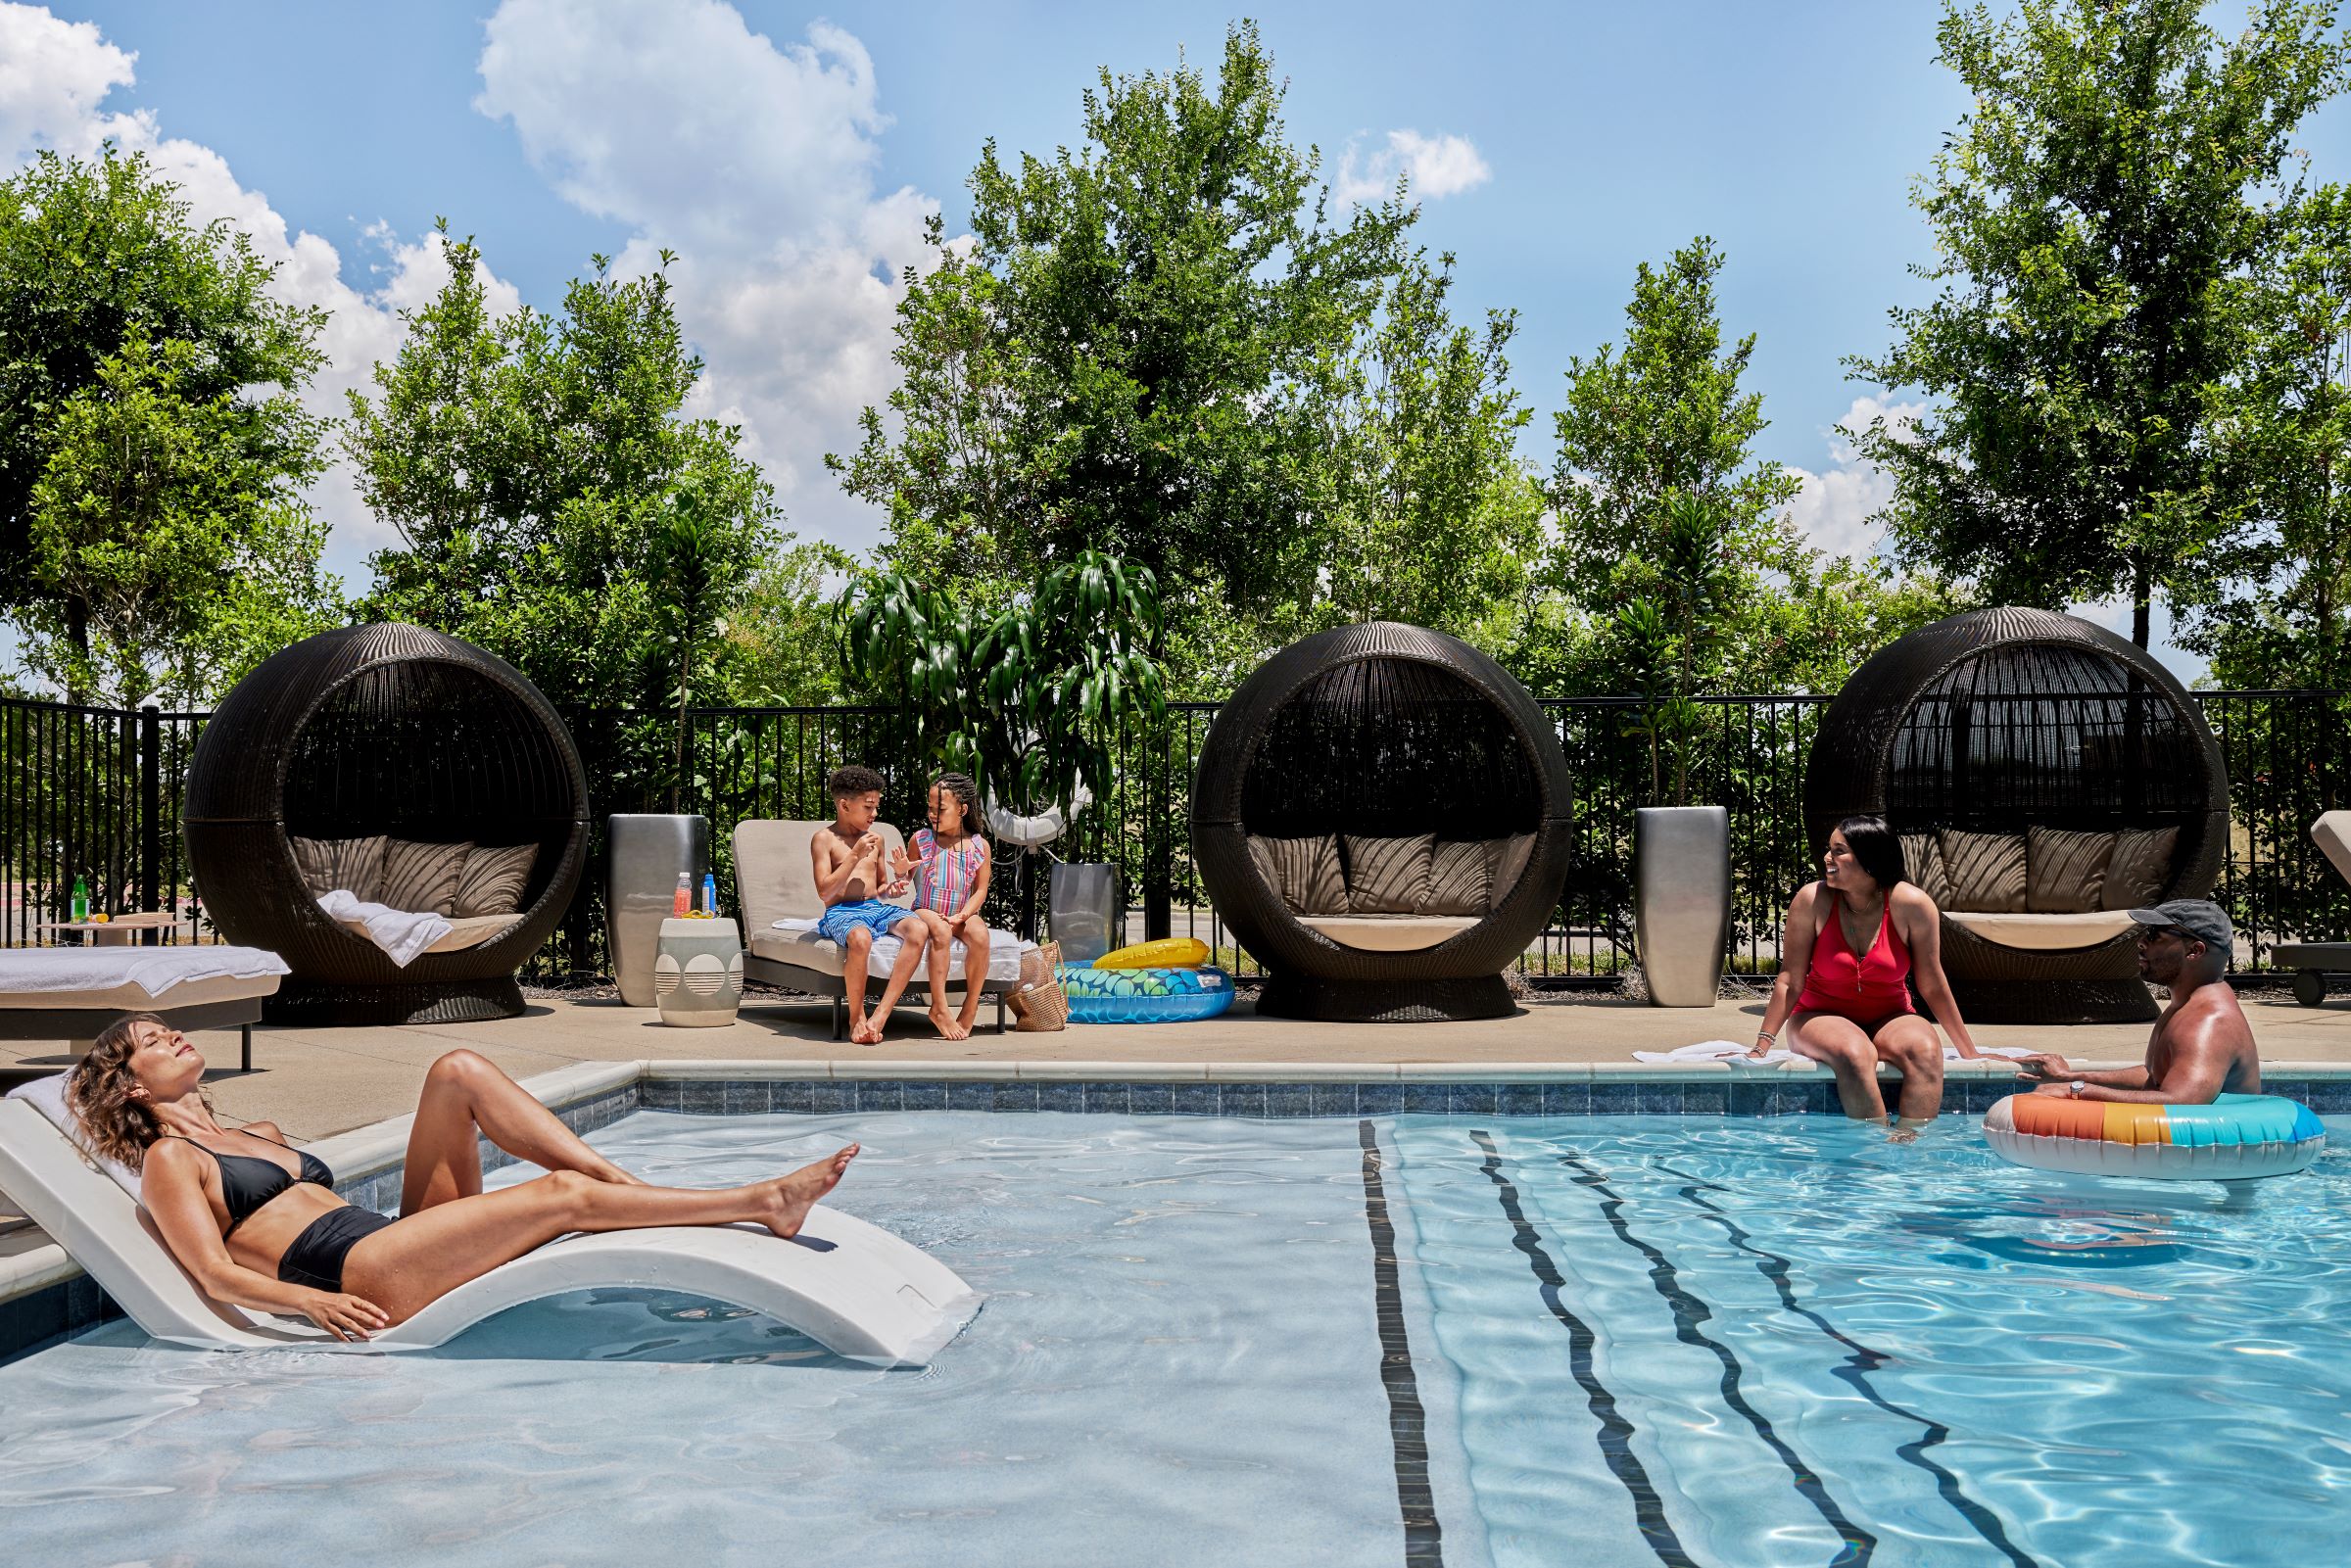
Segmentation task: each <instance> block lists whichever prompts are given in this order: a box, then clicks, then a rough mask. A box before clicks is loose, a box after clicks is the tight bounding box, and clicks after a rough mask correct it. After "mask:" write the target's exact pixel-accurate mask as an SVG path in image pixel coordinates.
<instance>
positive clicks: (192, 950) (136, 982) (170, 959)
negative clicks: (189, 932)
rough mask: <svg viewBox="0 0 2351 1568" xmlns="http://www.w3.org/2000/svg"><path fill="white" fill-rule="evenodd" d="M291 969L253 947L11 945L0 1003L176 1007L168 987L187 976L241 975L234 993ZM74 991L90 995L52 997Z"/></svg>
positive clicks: (0, 970) (265, 989) (258, 989)
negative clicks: (69, 998) (78, 998)
mask: <svg viewBox="0 0 2351 1568" xmlns="http://www.w3.org/2000/svg"><path fill="white" fill-rule="evenodd" d="M289 973H291V972H290V971H288V970H287V968H286V961H285V960H284V959H282V958H279V957H278V956H277V955H276V954H275V953H272V952H269V951H267V950H265V949H264V948H259V947H201V946H196V945H193V944H191V945H189V946H186V947H14V948H9V949H6V950H5V951H0V1007H125V1008H132V1009H136V1008H140V1007H144V1006H146V1005H148V1004H149V1003H159V1004H162V1005H164V1006H168V1007H178V1006H180V1005H182V1002H183V997H182V996H181V995H176V994H173V993H174V992H176V991H177V989H178V987H180V986H182V985H185V984H187V983H188V982H189V981H192V980H215V979H226V980H235V981H241V982H243V983H244V985H245V989H242V990H239V991H236V992H234V993H232V994H233V995H235V996H267V995H268V994H269V993H270V992H271V991H274V990H276V989H277V976H279V975H281V974H289ZM264 980H265V981H267V982H268V983H267V984H262V983H260V982H262V981H264ZM75 992H79V993H81V994H82V995H83V996H85V997H86V998H88V1000H84V1001H72V1002H69V1001H59V1000H56V998H57V997H59V996H62V995H67V994H71V993H75ZM35 997H37V998H39V999H40V1000H37V1001H35V1000H29V998H35ZM205 1000H207V1001H216V1000H220V998H216V997H207V998H205Z"/></svg>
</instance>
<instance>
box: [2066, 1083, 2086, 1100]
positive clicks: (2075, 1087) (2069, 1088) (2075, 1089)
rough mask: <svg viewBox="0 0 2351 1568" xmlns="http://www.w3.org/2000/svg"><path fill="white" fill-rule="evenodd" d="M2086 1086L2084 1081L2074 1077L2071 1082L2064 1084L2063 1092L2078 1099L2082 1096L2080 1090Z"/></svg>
mask: <svg viewBox="0 0 2351 1568" xmlns="http://www.w3.org/2000/svg"><path fill="white" fill-rule="evenodd" d="M2088 1087H2089V1085H2088V1084H2087V1083H2084V1082H2083V1081H2082V1080H2081V1079H2080V1078H2076V1079H2075V1080H2074V1081H2073V1082H2071V1083H2069V1084H2067V1085H2066V1086H2065V1092H2066V1093H2068V1094H2070V1095H2072V1096H2073V1097H2074V1098H2075V1099H2077V1100H2079V1099H2081V1098H2082V1091H2083V1090H2085V1089H2087V1088H2088Z"/></svg>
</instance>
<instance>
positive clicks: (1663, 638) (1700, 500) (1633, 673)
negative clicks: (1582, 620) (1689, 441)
mask: <svg viewBox="0 0 2351 1568" xmlns="http://www.w3.org/2000/svg"><path fill="white" fill-rule="evenodd" d="M1655 541H1656V547H1657V551H1658V557H1659V558H1658V559H1656V560H1655V561H1652V562H1648V563H1646V564H1647V565H1648V566H1649V567H1650V568H1651V576H1652V578H1653V586H1652V587H1651V588H1650V590H1649V591H1648V592H1646V593H1644V594H1640V595H1639V596H1637V597H1634V598H1631V599H1629V600H1627V601H1626V602H1625V603H1623V604H1622V605H1620V606H1619V607H1618V608H1617V611H1616V630H1617V633H1618V635H1619V636H1620V637H1622V639H1623V640H1624V642H1625V644H1626V652H1627V654H1628V661H1627V662H1628V665H1629V668H1630V681H1631V685H1632V688H1633V691H1634V694H1635V695H1637V696H1638V697H1640V699H1641V717H1640V718H1639V719H1638V720H1637V721H1635V722H1634V723H1633V724H1632V725H1630V726H1628V727H1627V728H1626V733H1627V734H1628V735H1630V736H1634V737H1636V738H1639V739H1642V740H1645V741H1646V742H1647V743H1648V746H1649V789H1650V798H1651V799H1652V800H1655V801H1658V802H1659V803H1663V802H1664V801H1665V800H1666V798H1667V797H1666V790H1665V763H1666V758H1667V756H1668V755H1670V756H1671V759H1672V766H1673V791H1672V796H1671V803H1672V804H1674V805H1677V806H1686V805H1688V804H1690V752H1691V748H1692V743H1693V742H1694V741H1695V739H1696V738H1697V734H1698V729H1699V725H1700V724H1701V723H1702V722H1703V711H1704V710H1703V708H1702V707H1701V706H1700V705H1699V703H1698V701H1697V698H1698V697H1699V696H1700V695H1701V694H1703V693H1704V692H1705V691H1708V690H1710V689H1713V688H1714V687H1715V686H1717V685H1719V684H1720V683H1721V681H1722V678H1723V671H1724V668H1725V664H1726V658H1725V655H1726V654H1727V652H1728V650H1729V638H1728V635H1727V631H1728V627H1729V624H1730V598H1731V594H1732V593H1733V591H1734V590H1735V589H1736V588H1737V586H1738V582H1737V573H1736V572H1735V570H1734V569H1733V567H1732V564H1731V560H1730V551H1729V535H1728V531H1727V530H1726V529H1725V528H1724V527H1723V525H1722V518H1721V516H1720V515H1719V513H1718V511H1717V509H1716V508H1715V506H1714V505H1713V504H1712V502H1710V501H1709V500H1708V499H1706V498H1704V497H1703V496H1696V495H1692V494H1690V493H1688V492H1686V491H1679V490H1675V491H1668V492H1667V493H1666V496H1665V501H1664V518H1663V526H1662V527H1661V528H1660V529H1659V530H1658V532H1657V534H1656V536H1655Z"/></svg>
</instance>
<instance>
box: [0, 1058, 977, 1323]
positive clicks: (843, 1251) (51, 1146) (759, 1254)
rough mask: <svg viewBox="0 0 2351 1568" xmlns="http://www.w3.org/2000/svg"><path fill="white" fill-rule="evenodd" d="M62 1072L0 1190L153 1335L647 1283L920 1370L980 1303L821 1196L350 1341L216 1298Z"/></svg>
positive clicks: (615, 1237)
mask: <svg viewBox="0 0 2351 1568" xmlns="http://www.w3.org/2000/svg"><path fill="white" fill-rule="evenodd" d="M63 1085H64V1079H63V1078H62V1077H50V1078H42V1079H39V1080H36V1081H35V1082H33V1083H28V1084H25V1085H24V1086H23V1087H21V1088H18V1089H16V1090H14V1091H12V1092H11V1093H10V1094H9V1096H8V1097H7V1098H6V1099H5V1100H0V1192H5V1193H6V1194H7V1195H8V1196H9V1197H10V1198H11V1199H13V1200H14V1201H15V1205H16V1207H17V1208H19V1209H20V1210H22V1211H23V1212H24V1214H25V1216H26V1217H27V1218H29V1219H31V1220H32V1221H33V1223H35V1224H37V1225H39V1226H40V1227H41V1228H42V1229H43V1230H45V1231H47V1232H48V1233H49V1235H50V1236H51V1237H52V1238H53V1239H54V1240H55V1241H56V1242H57V1243H58V1244H59V1245H60V1246H62V1247H64V1248H65V1250H66V1253H67V1256H69V1257H71V1258H72V1259H73V1260H74V1261H75V1262H77V1263H79V1264H80V1265H81V1266H82V1268H83V1269H84V1270H86V1271H87V1272H88V1273H89V1275H90V1277H91V1278H93V1279H95V1280H96V1281H97V1282H98V1284H99V1285H100V1287H101V1288H103V1289H104V1290H105V1291H106V1293H107V1295H109V1296H111V1297H113V1298H114V1300H115V1303H116V1305H118V1306H119V1307H121V1308H122V1310H123V1311H124V1312H125V1313H127V1314H128V1315H129V1317H130V1320H131V1321H132V1322H134V1323H136V1324H138V1326H139V1327H140V1328H141V1329H143V1330H145V1331H146V1332H147V1334H148V1335H149V1336H150V1337H152V1338H155V1339H159V1340H169V1341H172V1342H174V1343H177V1344H181V1345H195V1346H203V1347H207V1348H244V1349H256V1350H259V1349H265V1348H268V1347H273V1346H300V1347H303V1348H305V1349H308V1350H313V1351H315V1350H342V1349H351V1350H376V1351H410V1350H429V1349H431V1348H432V1347H434V1346H436V1345H442V1344H446V1343H447V1342H448V1341H450V1340H452V1339H455V1338H456V1336H457V1335H459V1334H461V1333H463V1332H464V1331H465V1330H466V1329H468V1328H471V1327H472V1326H473V1325H474V1324H476V1323H479V1322H481V1321H482V1320H483V1319H484V1318H487V1317H490V1316H492V1315H493V1314H495V1313H498V1312H503V1311H504V1310H505V1309H506V1308H507V1307H519V1306H521V1305H523V1304H524V1303H526V1302H534V1301H540V1300H543V1299H545V1298H547V1297H551V1296H560V1295H563V1294H565V1293H567V1292H571V1291H584V1290H598V1289H607V1288H612V1287H629V1286H636V1287H645V1288H650V1289H656V1290H668V1291H676V1292H679V1293H680V1294H683V1295H690V1296H700V1297H707V1298H709V1299H711V1300H713V1301H719V1302H725V1303H727V1304H729V1305H730V1306H734V1307H744V1308H746V1309H748V1310H751V1311H755V1312H764V1313H766V1314H767V1315H768V1316H770V1317H772V1318H774V1319H776V1321H778V1322H780V1323H783V1324H784V1325H786V1326H787V1327H790V1328H793V1329H797V1330H798V1331H799V1332H801V1333H803V1334H805V1335H807V1336H808V1337H809V1338H810V1339H813V1340H815V1341H816V1342H817V1343H818V1344H820V1345H822V1346H824V1347H825V1348H826V1349H827V1350H829V1351H832V1352H833V1353H834V1354H838V1355H844V1356H848V1357H850V1358H851V1359H854V1360H860V1361H869V1362H874V1363H876V1364H879V1365H885V1366H888V1365H897V1364H900V1363H907V1362H911V1363H915V1364H920V1363H922V1362H924V1361H927V1360H929V1359H930V1357H931V1356H932V1354H934V1353H935V1352H936V1351H937V1350H938V1349H939V1348H940V1347H941V1346H943V1345H945V1344H946V1343H947V1342H948V1341H949V1340H951V1339H953V1338H954V1337H955V1336H956V1334H958V1333H959V1332H961V1331H962V1328H963V1325H964V1324H965V1323H967V1322H969V1321H970V1320H971V1317H972V1314H973V1313H974V1312H976V1311H977V1310H978V1309H979V1306H980V1298H979V1296H978V1294H977V1293H975V1292H974V1291H973V1290H972V1288H971V1287H970V1286H968V1285H966V1284H965V1283H964V1282H963V1281H962V1280H961V1279H960V1278H958V1277H957V1276H956V1274H955V1272H954V1271H953V1270H952V1269H950V1268H948V1267H947V1266H946V1265H944V1264H943V1263H940V1262H938V1261H937V1260H936V1259H933V1258H931V1257H929V1256H928V1255H927V1254H925V1253H924V1252H923V1251H922V1250H921V1249H920V1248H918V1247H915V1246H913V1245H912V1244H910V1243H908V1242H906V1241H904V1240H902V1239H900V1238H899V1237H897V1236H893V1235H891V1234H890V1233H889V1232H888V1231H887V1230H884V1229H882V1228H881V1227H880V1226H878V1225H872V1224H869V1223H867V1222H866V1221H864V1220H862V1219H858V1218H855V1217H854V1216H852V1215H849V1214H844V1213H841V1212H840V1211H838V1210H834V1209H827V1208H824V1207H822V1206H821V1205H820V1206H819V1207H818V1208H817V1209H816V1210H815V1211H814V1212H811V1213H810V1214H809V1216H808V1219H807V1222H806V1223H805V1224H804V1225H802V1226H801V1227H800V1233H799V1235H798V1236H797V1237H795V1238H794V1239H793V1240H792V1241H783V1240H779V1239H778V1238H777V1237H775V1236H773V1235H771V1234H769V1233H768V1232H767V1231H764V1230H760V1229H757V1228H756V1227H753V1226H747V1225H694V1226H674V1225H673V1226H664V1227H661V1228H659V1229H651V1230H616V1231H605V1232H602V1233H600V1234H597V1235H574V1236H566V1237H563V1238H562V1239H560V1240H558V1241H553V1242H550V1243H549V1244H548V1245H546V1246H545V1247H542V1248H540V1249H538V1250H537V1251H536V1252H532V1253H529V1254H526V1255H525V1256H523V1257H521V1258H517V1259H514V1261H512V1262H510V1263H506V1264H504V1265H503V1266H501V1267H498V1268H494V1269H492V1270H491V1271H490V1272H489V1273H487V1274H484V1275H483V1276H482V1277H481V1278H479V1279H477V1280H474V1281H472V1282H471V1283H470V1284H466V1285H461V1286H459V1287H458V1288H457V1289H456V1290H454V1291H451V1292H450V1293H449V1294H448V1295H446V1296H444V1297H442V1298H441V1299H440V1300H439V1301H436V1302H434V1303H433V1304H432V1305H431V1306H429V1307H426V1308H425V1309H424V1310H423V1311H421V1312H418V1313H417V1314H416V1315H415V1316H413V1317H411V1318H409V1319H408V1321H407V1322H404V1323H401V1324H399V1325H397V1326H396V1327H393V1328H389V1329H386V1330H384V1331H383V1332H382V1333H380V1334H378V1335H376V1336H375V1337H374V1338H372V1339H369V1340H367V1341H365V1342H363V1343H361V1344H357V1345H350V1346H346V1345H344V1344H342V1343H341V1342H339V1341H336V1340H334V1339H333V1338H331V1337H329V1336H328V1335H327V1334H326V1333H325V1331H324V1330H322V1329H319V1328H317V1327H315V1326H314V1325H312V1323H311V1322H310V1320H309V1319H307V1318H301V1317H295V1318H283V1317H275V1316H271V1315H269V1314H266V1313H262V1312H255V1311H251V1310H248V1309H247V1308H245V1307H232V1306H229V1305H228V1304H226V1303H223V1302H216V1301H214V1300H213V1299H212V1298H211V1297H209V1296H207V1295H205V1293H204V1292H203V1291H202V1290H201V1289H199V1288H198V1287H197V1284H196V1282H195V1281H194V1280H193V1279H192V1278H190V1277H189V1275H188V1273H187V1271H186V1270H185V1269H183V1268H181V1267H180V1266H179V1263H178V1261H177V1260H176V1259H173V1258H172V1256H171V1254H170V1251H169V1250H168V1248H166V1247H165V1245H164V1242H163V1238H162V1236H161V1235H160V1234H159V1233H158V1232H157V1231H156V1229H155V1227H154V1222H153V1221H152V1220H150V1219H149V1218H148V1217H147V1214H146V1212H145V1211H144V1210H142V1209H141V1208H140V1207H139V1201H138V1179H139V1178H138V1176H137V1175H136V1174H135V1173H133V1172H132V1171H130V1170H128V1169H125V1168H123V1167H122V1166H120V1165H119V1164H115V1163H114V1162H112V1161H104V1162H99V1163H98V1165H97V1166H94V1165H93V1161H95V1160H96V1157H95V1156H91V1157H87V1158H85V1156H84V1154H83V1152H82V1149H81V1147H80V1146H79V1145H78V1143H77V1142H76V1141H75V1139H74V1137H73V1136H72V1133H71V1132H70V1131H69V1129H70V1128H71V1127H72V1126H73V1123H72V1119H71V1118H72V1113H71V1112H70V1111H69V1110H68V1109H67V1107H66V1104H65V1099H64V1088H63Z"/></svg>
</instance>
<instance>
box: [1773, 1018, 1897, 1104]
mask: <svg viewBox="0 0 2351 1568" xmlns="http://www.w3.org/2000/svg"><path fill="white" fill-rule="evenodd" d="M1782 1037H1783V1038H1784V1039H1786V1040H1787V1042H1788V1049H1789V1050H1791V1051H1793V1052H1795V1053H1796V1054H1797V1055H1798V1056H1800V1057H1808V1058H1810V1059H1811V1060H1812V1061H1814V1062H1820V1063H1825V1064H1826V1065H1827V1066H1828V1068H1829V1069H1830V1070H1831V1071H1833V1072H1835V1073H1836V1074H1837V1101H1838V1103H1839V1104H1840V1105H1842V1106H1844V1107H1845V1114H1846V1115H1847V1116H1848V1117H1852V1118H1853V1119H1854V1120H1856V1121H1884V1120H1885V1119H1886V1098H1885V1096H1883V1095H1881V1094H1880V1093H1878V1049H1877V1047H1876V1046H1874V1045H1872V1044H1870V1041H1869V1036H1868V1035H1866V1034H1864V1033H1862V1032H1861V1025H1860V1024H1858V1023H1855V1022H1853V1021H1852V1020H1851V1019H1848V1018H1846V1017H1845V1016H1843V1015H1842V1014H1837V1013H1799V1014H1797V1015H1796V1016H1795V1017H1794V1018H1792V1019H1790V1020H1789V1021H1788V1022H1787V1025H1786V1027H1785V1029H1783V1031H1782Z"/></svg>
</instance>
